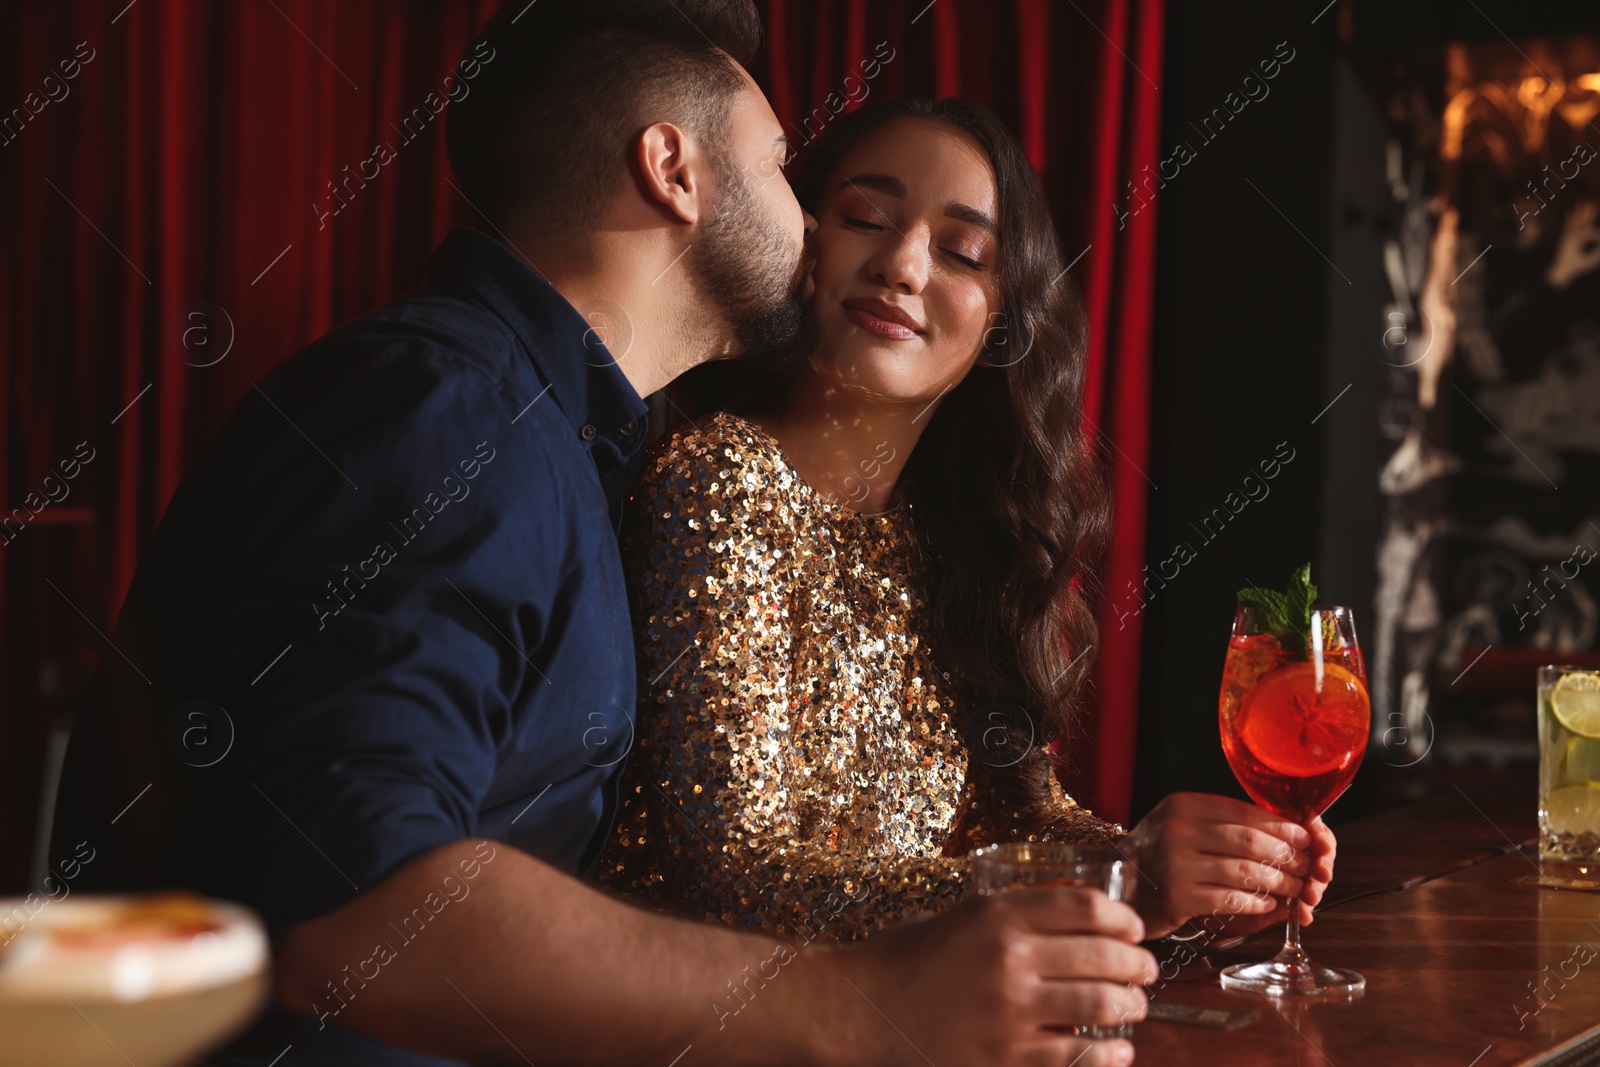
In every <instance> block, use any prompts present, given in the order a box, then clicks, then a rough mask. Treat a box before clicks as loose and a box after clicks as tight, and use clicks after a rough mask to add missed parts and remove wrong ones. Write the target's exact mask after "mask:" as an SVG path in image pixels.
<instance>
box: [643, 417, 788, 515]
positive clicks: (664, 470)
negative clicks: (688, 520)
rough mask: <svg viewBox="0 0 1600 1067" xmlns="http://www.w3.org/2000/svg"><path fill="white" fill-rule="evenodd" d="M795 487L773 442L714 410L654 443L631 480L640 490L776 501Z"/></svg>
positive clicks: (741, 421)
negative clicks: (642, 466) (641, 467)
mask: <svg viewBox="0 0 1600 1067" xmlns="http://www.w3.org/2000/svg"><path fill="white" fill-rule="evenodd" d="M797 488H798V485H797V479H796V477H795V475H794V472H793V471H792V470H791V469H790V468H789V465H788V463H786V462H785V461H784V458H783V452H782V450H781V449H780V448H779V446H778V442H777V441H776V440H775V439H774V438H773V437H772V435H770V434H768V433H767V432H766V431H765V430H763V429H761V428H760V427H759V426H757V425H756V424H755V423H753V422H751V421H749V420H748V419H745V418H743V417H741V416H739V415H734V414H732V413H730V412H726V411H718V412H715V413H714V414H711V415H707V416H705V417H704V418H702V419H699V420H697V421H696V422H693V423H690V424H689V425H688V426H686V427H684V428H683V429H680V430H677V431H674V432H673V433H672V434H671V435H669V436H668V437H667V438H666V439H665V440H663V441H662V442H661V443H660V444H658V445H657V446H656V448H655V449H654V451H653V452H652V454H651V457H650V459H648V460H647V461H646V462H645V467H644V471H643V473H642V474H640V476H639V481H638V482H637V483H636V485H635V494H636V495H637V494H638V493H639V492H641V491H645V492H653V493H661V492H669V493H673V494H677V495H683V494H686V493H696V494H700V495H716V496H721V497H725V498H727V499H729V500H730V501H732V500H736V499H738V500H745V499H754V500H757V501H760V500H763V499H764V500H768V501H776V500H777V499H778V498H780V497H786V496H789V495H792V494H793V492H794V491H795V490H796V489H797Z"/></svg>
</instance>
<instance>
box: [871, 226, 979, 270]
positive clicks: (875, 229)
mask: <svg viewBox="0 0 1600 1067" xmlns="http://www.w3.org/2000/svg"><path fill="white" fill-rule="evenodd" d="M842 218H843V220H844V224H845V225H846V226H853V227H855V228H856V229H858V230H864V231H866V232H867V233H882V232H883V231H884V230H886V229H888V227H887V226H880V225H879V224H878V223H876V222H869V221H867V220H866V219H861V218H856V217H855V216H854V215H844V216H842ZM942 251H943V252H944V254H945V255H947V256H949V257H950V258H951V259H953V260H955V261H956V262H958V263H960V264H961V265H962V266H965V267H967V268H969V269H971V270H983V269H984V263H983V261H982V260H980V259H978V258H977V257H975V256H969V255H966V254H964V253H962V252H957V251H956V250H955V249H953V248H946V249H943V250H942Z"/></svg>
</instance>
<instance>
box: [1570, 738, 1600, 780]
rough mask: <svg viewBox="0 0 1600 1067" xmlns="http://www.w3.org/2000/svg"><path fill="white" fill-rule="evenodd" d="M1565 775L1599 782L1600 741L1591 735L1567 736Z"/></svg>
mask: <svg viewBox="0 0 1600 1067" xmlns="http://www.w3.org/2000/svg"><path fill="white" fill-rule="evenodd" d="M1565 766H1566V772H1565V774H1566V777H1568V778H1587V779H1588V780H1589V781H1591V782H1600V741H1596V740H1595V739H1594V738H1592V737H1569V738H1567V759H1566V764H1565Z"/></svg>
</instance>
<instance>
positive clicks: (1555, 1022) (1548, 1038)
mask: <svg viewBox="0 0 1600 1067" xmlns="http://www.w3.org/2000/svg"><path fill="white" fill-rule="evenodd" d="M1338 832H1339V858H1338V861H1337V868H1336V870H1335V876H1334V882H1333V885H1332V886H1331V887H1330V889H1329V893H1328V897H1327V899H1326V900H1325V901H1324V904H1323V907H1322V908H1321V909H1319V910H1318V912H1317V916H1316V921H1315V922H1314V923H1313V924H1312V925H1311V926H1308V927H1307V928H1306V929H1305V931H1304V936H1303V938H1302V943H1303V944H1304V946H1305V948H1306V951H1307V952H1308V953H1309V954H1310V956H1311V958H1312V959H1313V960H1315V961H1317V962H1319V963H1323V964H1327V965H1329V966H1337V967H1347V968H1350V969H1353V970H1356V971H1359V972H1360V973H1361V974H1363V975H1365V976H1366V979H1367V988H1366V991H1365V993H1364V994H1363V995H1362V996H1360V997H1359V998H1358V999H1356V1000H1354V1001H1352V1002H1348V1003H1343V1002H1320V1003H1319V1002H1318V1001H1317V1000H1316V999H1315V998H1300V999H1293V998H1275V999H1269V998H1266V997H1261V996H1256V995H1251V994H1243V993H1229V992H1224V991H1223V990H1222V989H1221V988H1220V987H1219V985H1218V983H1217V972H1218V971H1219V970H1220V969H1221V968H1223V967H1226V966H1229V965H1230V964H1234V963H1239V962H1244V961H1255V960H1263V959H1268V958H1270V957H1271V956H1272V955H1274V954H1275V953H1276V952H1277V950H1278V947H1279V946H1280V945H1281V944H1282V940H1283V928H1282V927H1276V928H1274V929H1272V930H1269V931H1263V932H1262V933H1260V934H1257V935H1255V936H1254V937H1251V938H1249V939H1247V940H1245V941H1242V942H1238V943H1229V944H1222V945H1213V946H1212V947H1211V948H1210V949H1208V950H1207V949H1202V950H1201V951H1200V953H1199V958H1194V957H1193V956H1192V955H1190V954H1180V955H1174V950H1172V949H1166V948H1164V949H1163V951H1162V952H1161V953H1159V955H1161V956H1163V957H1164V962H1165V964H1166V965H1165V966H1164V969H1163V975H1164V976H1165V978H1166V979H1167V980H1164V981H1161V982H1158V983H1156V984H1155V985H1153V986H1152V987H1151V994H1152V996H1151V1003H1152V1006H1154V1005H1157V1004H1160V1003H1161V1002H1162V1001H1166V1002H1168V1003H1174V1004H1185V1005H1195V1006H1199V1007H1204V1008H1222V1009H1225V1010H1228V1011H1233V1012H1248V1011H1257V1012H1259V1017H1258V1018H1257V1019H1256V1020H1255V1021H1254V1022H1252V1023H1249V1024H1247V1025H1245V1026H1243V1027H1241V1028H1239V1029H1237V1030H1232V1031H1224V1030H1219V1029H1209V1028H1203V1027H1199V1026H1193V1025H1185V1024H1180V1023H1173V1022H1165V1021H1159V1020H1155V1019H1152V1020H1147V1021H1146V1022H1143V1023H1140V1024H1139V1025H1138V1026H1137V1027H1135V1036H1134V1046H1135V1047H1136V1048H1137V1050H1138V1062H1139V1063H1140V1064H1147V1065H1148V1064H1223V1063H1226V1064H1240V1065H1247V1064H1262V1065H1267V1064H1271V1065H1274V1067H1279V1065H1299V1064H1306V1065H1316V1067H1359V1065H1365V1064H1374V1063H1376V1064H1390V1063H1393V1064H1422V1065H1432V1064H1440V1065H1450V1067H1509V1065H1513V1064H1534V1063H1541V1064H1545V1063H1548V1064H1550V1065H1556V1064H1561V1065H1562V1067H1567V1065H1572V1067H1576V1065H1578V1064H1584V1065H1589V1064H1600V893H1597V892H1584V891H1578V890H1558V889H1548V888H1542V887H1540V886H1537V885H1533V884H1528V883H1526V882H1523V881H1520V879H1523V878H1524V877H1527V876H1537V873H1538V866H1537V862H1538V850H1537V848H1536V847H1535V846H1534V845H1533V841H1534V838H1535V833H1536V829H1535V824H1534V797H1533V796H1532V794H1531V792H1530V791H1529V790H1527V789H1514V790H1513V789H1506V790H1499V791H1492V792H1491V791H1486V792H1484V793H1482V794H1480V793H1478V792H1474V793H1472V794H1471V795H1469V794H1467V793H1464V792H1460V791H1459V790H1457V791H1455V792H1453V793H1451V794H1448V795H1446V796H1443V797H1440V798H1438V799H1435V800H1432V801H1428V802H1425V803H1423V804H1418V805H1415V806H1413V807H1410V808H1405V809H1401V810H1400V811H1396V812H1391V813H1389V814H1386V815H1381V816H1375V817H1372V818H1369V819H1363V820H1360V821H1358V822H1355V823H1351V824H1348V825H1347V826H1344V827H1342V828H1340V830H1339V831H1338ZM1180 951H1181V950H1180ZM1180 964H1181V966H1180ZM1580 1050H1581V1051H1580Z"/></svg>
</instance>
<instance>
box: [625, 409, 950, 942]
mask: <svg viewBox="0 0 1600 1067" xmlns="http://www.w3.org/2000/svg"><path fill="white" fill-rule="evenodd" d="M775 477H776V476H775V475H774V474H773V472H772V471H771V470H770V469H768V468H766V467H764V466H763V465H762V464H761V463H758V462H754V461H752V459H751V457H749V456H747V455H745V454H744V453H743V452H741V451H740V450H739V447H738V446H737V443H733V444H728V443H726V442H722V441H720V440H718V439H716V438H715V437H714V436H713V437H712V438H710V439H709V440H708V439H707V438H705V437H703V436H702V437H699V438H695V439H694V440H693V442H692V445H691V444H685V443H682V442H680V443H679V445H678V446H677V447H676V448H674V449H669V450H668V451H667V452H665V453H664V454H663V455H662V456H661V457H660V458H659V459H658V460H656V461H655V463H654V465H653V466H652V467H651V468H649V469H647V471H646V474H645V476H644V477H643V478H642V480H641V481H640V482H639V483H638V485H637V486H636V487H635V491H634V497H633V499H632V501H631V502H630V504H629V512H628V514H629V516H630V517H629V518H628V519H627V520H626V522H625V527H624V531H623V555H624V561H625V569H626V571H627V574H628V580H629V587H630V597H631V599H632V604H633V611H634V621H635V627H636V630H635V633H636V645H637V654H638V660H639V668H640V669H639V692H640V700H639V705H638V718H637V724H636V727H635V729H636V732H637V736H636V741H635V745H634V747H633V751H632V753H631V755H630V758H629V764H628V767H627V769H626V771H625V772H624V775H623V779H622V783H621V789H622V797H621V806H620V809H619V816H618V820H617V825H616V829H615V831H614V832H613V835H612V839H611V842H610V846H609V848H608V849H607V851H606V852H605V853H604V855H603V856H602V858H601V861H600V863H599V865H598V873H599V877H600V878H601V880H602V881H603V882H605V883H607V884H608V885H609V886H611V887H612V888H614V889H616V890H618V891H620V892H621V893H623V894H624V895H625V896H628V897H630V898H632V899H634V900H636V901H637V902H639V903H642V904H646V905H648V906H654V907H659V908H664V909H667V910H670V911H674V912H678V913H681V914H688V915H693V916H698V917H703V918H707V919H714V920H720V921H722V922H725V923H729V924H732V925H737V926H744V927H750V928H761V929H765V930H767V931H769V932H771V933H774V934H777V935H779V936H784V937H795V938H800V939H803V940H805V941H809V940H811V939H812V938H813V937H819V936H820V937H822V938H823V939H824V940H841V941H847V940H853V939H855V938H858V937H861V936H864V935H865V934H866V933H868V932H870V931H871V930H873V929H876V928H878V927H880V926H884V925H888V924H891V923H893V922H895V921H897V920H898V919H900V918H902V917H904V916H907V915H910V914H913V913H917V912H922V911H929V910H939V909H943V908H945V907H948V906H950V905H951V904H953V903H955V902H956V901H957V900H959V899H960V897H961V896H962V894H963V892H964V888H965V870H966V862H965V860H964V859H956V858H945V857H942V856H940V855H938V848H937V846H935V847H933V848H932V849H930V850H929V854H927V855H908V854H906V853H905V852H903V851H895V850H893V849H890V848H884V847H877V848H857V847H854V846H853V845H852V844H851V841H850V838H851V824H852V812H851V810H850V805H849V803H847V802H846V801H845V799H844V798H843V797H842V796H839V795H837V794H834V795H831V796H830V795H827V789H826V787H820V786H819V778H820V777H822V773H823V771H824V770H825V767H824V765H825V764H829V763H830V761H835V762H836V761H838V760H839V759H841V758H845V759H848V758H850V757H851V755H852V754H851V753H850V752H848V751H845V750H847V749H848V748H849V747H850V746H849V742H848V741H847V740H845V738H844V737H843V735H834V736H833V738H832V740H831V741H829V740H826V739H825V740H822V741H817V740H815V739H814V738H813V739H812V740H806V738H807V737H813V735H816V734H817V733H818V731H817V730H816V724H815V720H814V719H813V720H810V721H807V722H801V721H800V720H801V718H802V717H803V716H805V715H806V714H807V709H808V708H810V707H811V704H810V702H808V697H807V693H808V692H809V691H810V689H811V687H812V685H813V682H814V680H813V679H812V678H811V677H810V675H811V673H812V672H813V671H814V670H815V669H817V668H815V667H814V666H805V667H804V668H803V670H804V672H805V674H806V675H807V676H806V677H795V676H794V673H793V672H795V671H796V670H797V669H799V668H797V667H796V662H797V656H800V653H799V652H798V651H797V648H796V642H797V640H798V641H802V642H804V641H810V640H812V639H813V638H814V637H815V636H816V634H815V633H814V632H813V631H811V630H809V629H807V630H806V631H805V633H804V634H803V635H801V636H800V637H797V630H799V629H801V628H803V627H808V626H809V622H807V621H805V620H801V619H799V618H797V617H796V616H797V613H798V612H799V611H800V608H799V606H798V605H797V600H798V599H799V598H798V597H797V596H796V595H795V594H793V592H792V590H793V588H794V586H795V584H796V581H797V579H798V580H801V581H802V582H803V580H804V575H802V574H801V573H799V572H800V571H801V570H802V569H804V568H805V566H806V564H805V561H804V560H803V559H796V558H795V557H796V555H797V554H803V553H804V551H805V549H804V548H803V547H801V546H798V545H797V544H796V543H795V542H796V538H795V537H794V531H795V530H796V529H797V528H799V525H800V524H798V522H797V519H796V516H794V515H792V514H790V513H789V512H790V509H791V508H793V507H797V506H803V505H804V503H805V502H804V501H799V502H797V501H796V500H795V498H794V497H793V495H792V494H789V493H786V492H785V491H783V490H784V487H783V485H782V484H779V483H778V482H775V481H774V478H775ZM823 639H824V642H825V640H826V635H823ZM799 662H800V663H802V664H810V663H811V661H810V660H807V659H804V658H803V657H801V658H800V660H799ZM822 733H823V735H824V737H826V731H823V732H822ZM830 744H831V746H832V751H831V753H830V752H829V751H828V750H827V749H826V747H825V746H827V745H830ZM819 749H821V751H819ZM857 758H862V757H857ZM929 758H930V759H931V758H932V757H929ZM813 770H815V771H817V776H816V777H813ZM858 773H859V772H858ZM871 773H872V775H874V776H877V775H886V776H889V779H890V780H891V781H886V782H885V783H884V784H885V786H886V788H887V789H889V790H891V791H892V784H891V783H892V779H893V777H894V774H895V772H894V770H893V768H892V767H881V766H880V767H872V769H871ZM955 773H956V777H955V782H956V786H955V788H956V789H959V769H956V772H955ZM902 777H903V775H902Z"/></svg>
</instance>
